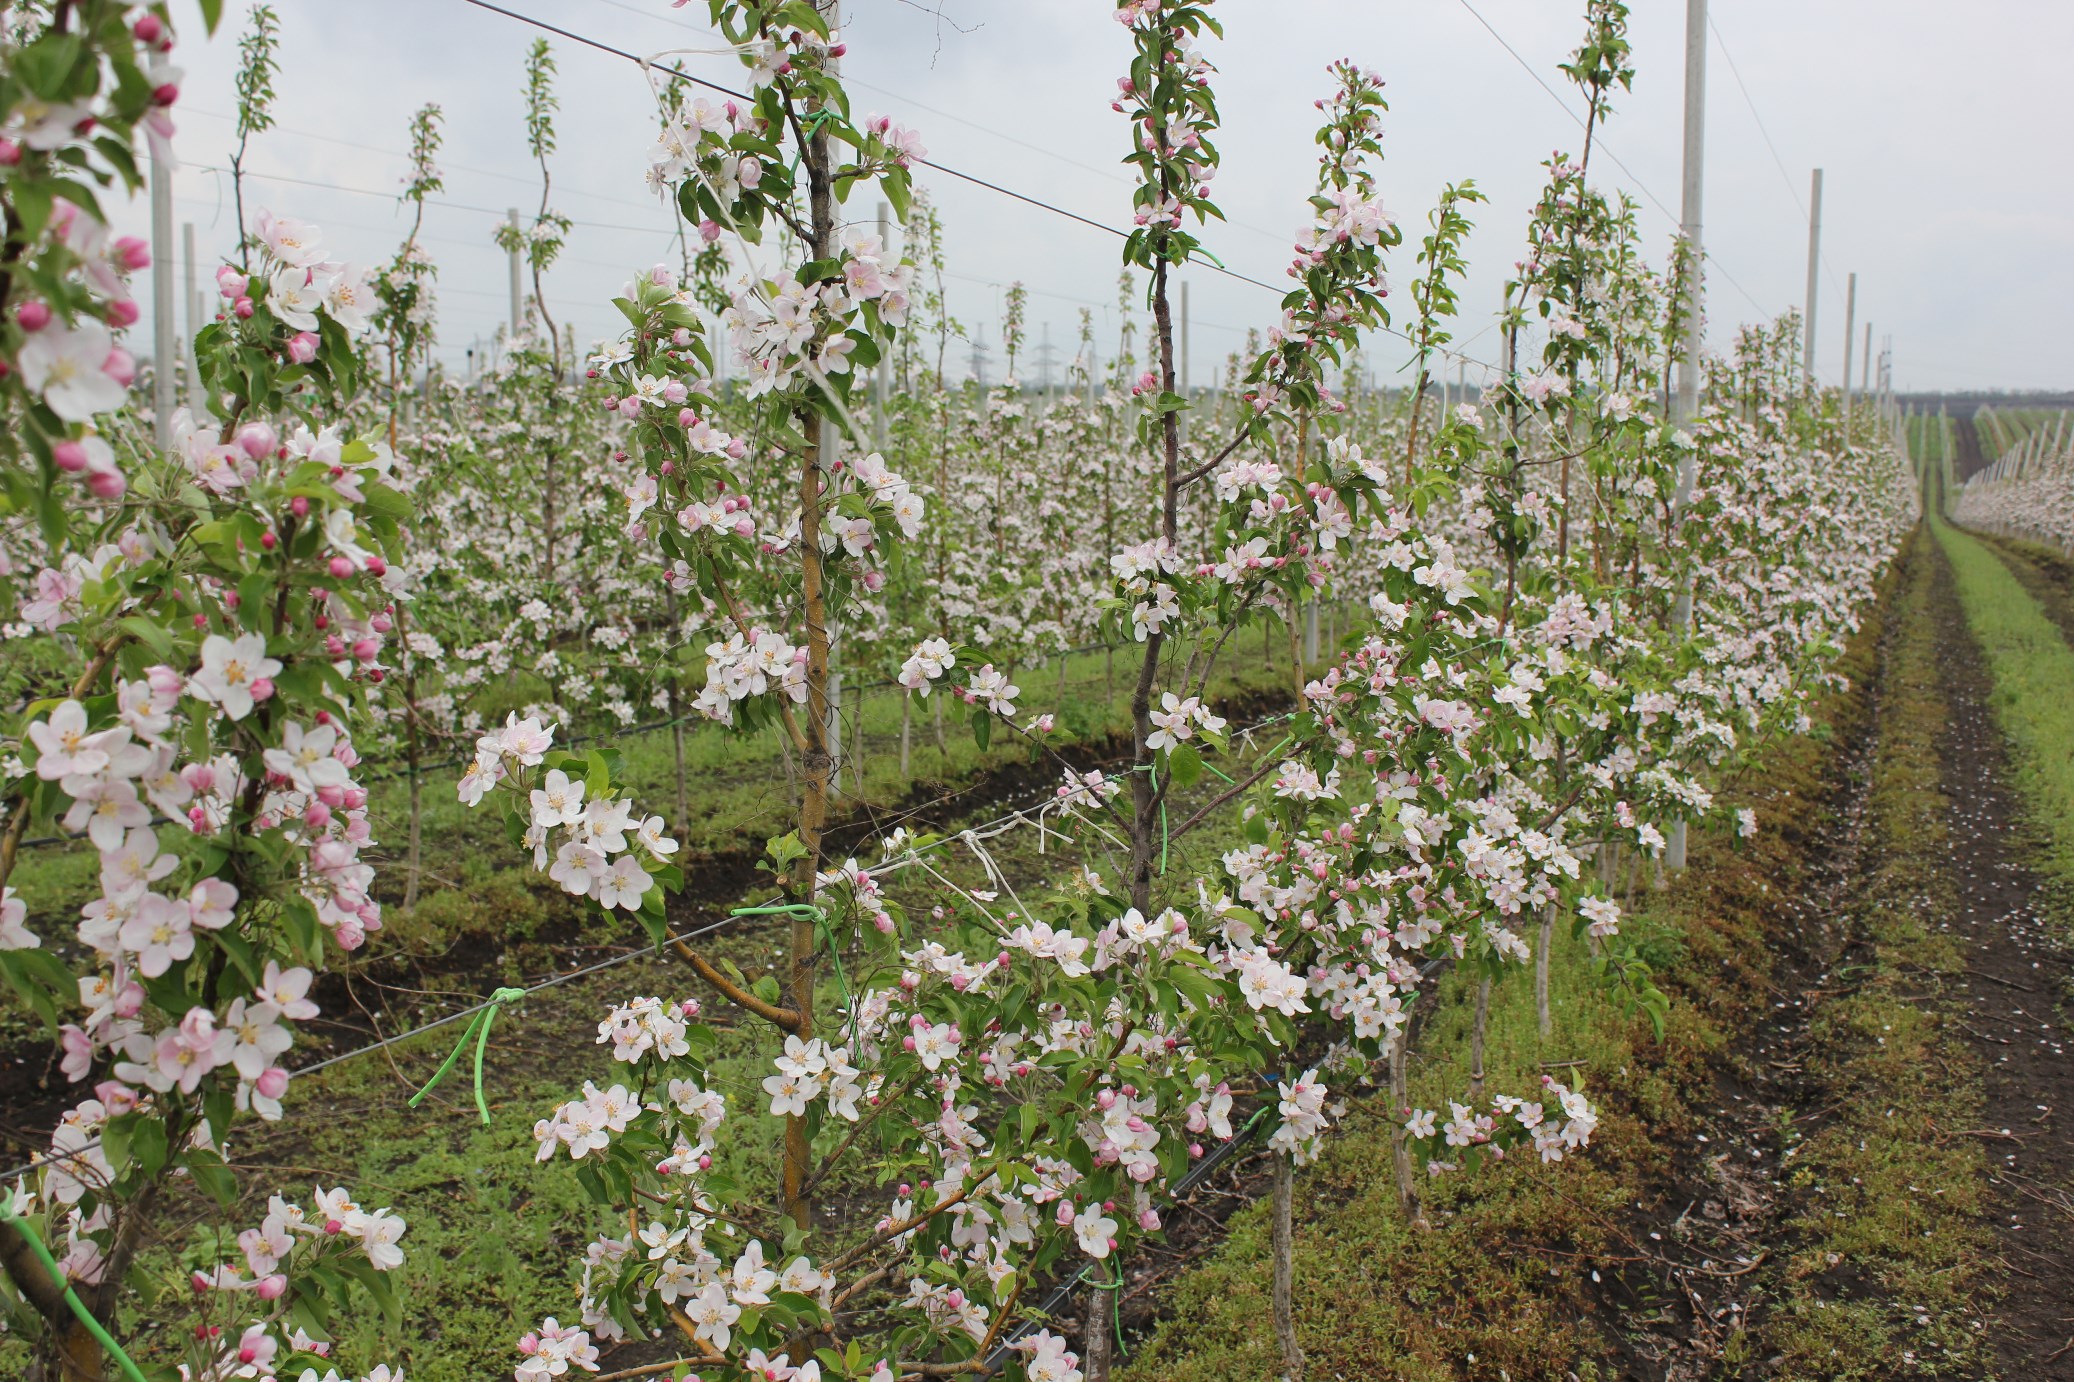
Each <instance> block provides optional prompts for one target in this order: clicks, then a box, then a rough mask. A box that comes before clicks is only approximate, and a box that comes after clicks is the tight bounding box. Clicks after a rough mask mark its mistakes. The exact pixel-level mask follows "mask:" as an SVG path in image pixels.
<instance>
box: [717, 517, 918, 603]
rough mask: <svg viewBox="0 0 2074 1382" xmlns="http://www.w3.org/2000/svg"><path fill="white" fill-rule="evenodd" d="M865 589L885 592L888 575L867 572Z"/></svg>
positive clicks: (865, 574) (879, 572) (875, 592)
mask: <svg viewBox="0 0 2074 1382" xmlns="http://www.w3.org/2000/svg"><path fill="white" fill-rule="evenodd" d="M750 526H751V527H752V529H753V527H754V526H755V525H754V524H751V525H750ZM743 536H744V537H746V536H748V534H746V533H744V534H743ZM864 588H865V589H866V590H868V591H870V592H871V593H872V594H874V595H876V594H878V593H879V592H880V591H881V590H884V589H885V588H886V573H885V572H883V571H867V572H865V573H864Z"/></svg>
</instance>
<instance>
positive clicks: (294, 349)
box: [288, 331, 317, 365]
mask: <svg viewBox="0 0 2074 1382" xmlns="http://www.w3.org/2000/svg"><path fill="white" fill-rule="evenodd" d="M288 358H289V359H290V360H293V361H294V362H295V363H296V364H298V365H307V364H308V363H309V362H310V361H312V360H314V359H316V358H317V338H316V336H314V335H313V334H311V333H310V332H308V331H298V332H296V333H295V334H294V335H293V336H290V337H289V338H288Z"/></svg>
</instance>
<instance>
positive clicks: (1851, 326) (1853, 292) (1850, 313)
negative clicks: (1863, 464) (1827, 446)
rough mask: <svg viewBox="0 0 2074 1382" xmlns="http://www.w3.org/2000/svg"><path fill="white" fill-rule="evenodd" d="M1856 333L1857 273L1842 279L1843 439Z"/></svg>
mask: <svg viewBox="0 0 2074 1382" xmlns="http://www.w3.org/2000/svg"><path fill="white" fill-rule="evenodd" d="M1857 334H1858V275H1856V274H1852V275H1851V276H1850V277H1848V278H1846V279H1845V280H1844V380H1843V384H1844V440H1845V442H1847V443H1848V442H1849V441H1850V439H1851V347H1852V346H1853V345H1854V344H1856V340H1855V338H1856V336H1857Z"/></svg>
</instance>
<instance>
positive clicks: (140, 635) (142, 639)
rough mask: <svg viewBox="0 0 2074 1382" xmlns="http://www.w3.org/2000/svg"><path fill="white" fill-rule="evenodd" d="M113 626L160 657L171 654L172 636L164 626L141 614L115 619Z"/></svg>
mask: <svg viewBox="0 0 2074 1382" xmlns="http://www.w3.org/2000/svg"><path fill="white" fill-rule="evenodd" d="M115 626H116V627H117V628H119V629H121V630H122V631H123V632H124V633H126V634H128V635H129V636H130V637H132V638H134V639H136V640H137V641H138V642H139V643H142V644H143V645H144V646H145V647H147V648H149V649H151V651H152V652H154V653H156V654H158V656H159V657H160V658H162V659H170V658H171V657H172V656H173V637H172V635H171V634H169V633H167V632H166V631H165V629H164V628H162V627H160V626H159V625H157V624H154V623H152V622H151V621H150V620H149V619H146V618H145V617H144V616H143V615H141V614H131V615H126V616H125V617H123V618H121V619H118V620H116V621H115Z"/></svg>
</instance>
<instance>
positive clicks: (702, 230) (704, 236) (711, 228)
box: [7, 149, 720, 245]
mask: <svg viewBox="0 0 2074 1382" xmlns="http://www.w3.org/2000/svg"><path fill="white" fill-rule="evenodd" d="M21 156H22V154H21V150H20V149H16V150H15V151H14V158H11V159H8V160H7V162H9V163H13V162H16V161H17V160H19V159H20V158H21ZM719 238H720V223H719V222H718V221H700V222H699V239H701V240H704V241H705V242H706V243H707V244H709V245H710V244H712V243H713V242H714V241H715V240H718V239H719Z"/></svg>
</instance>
